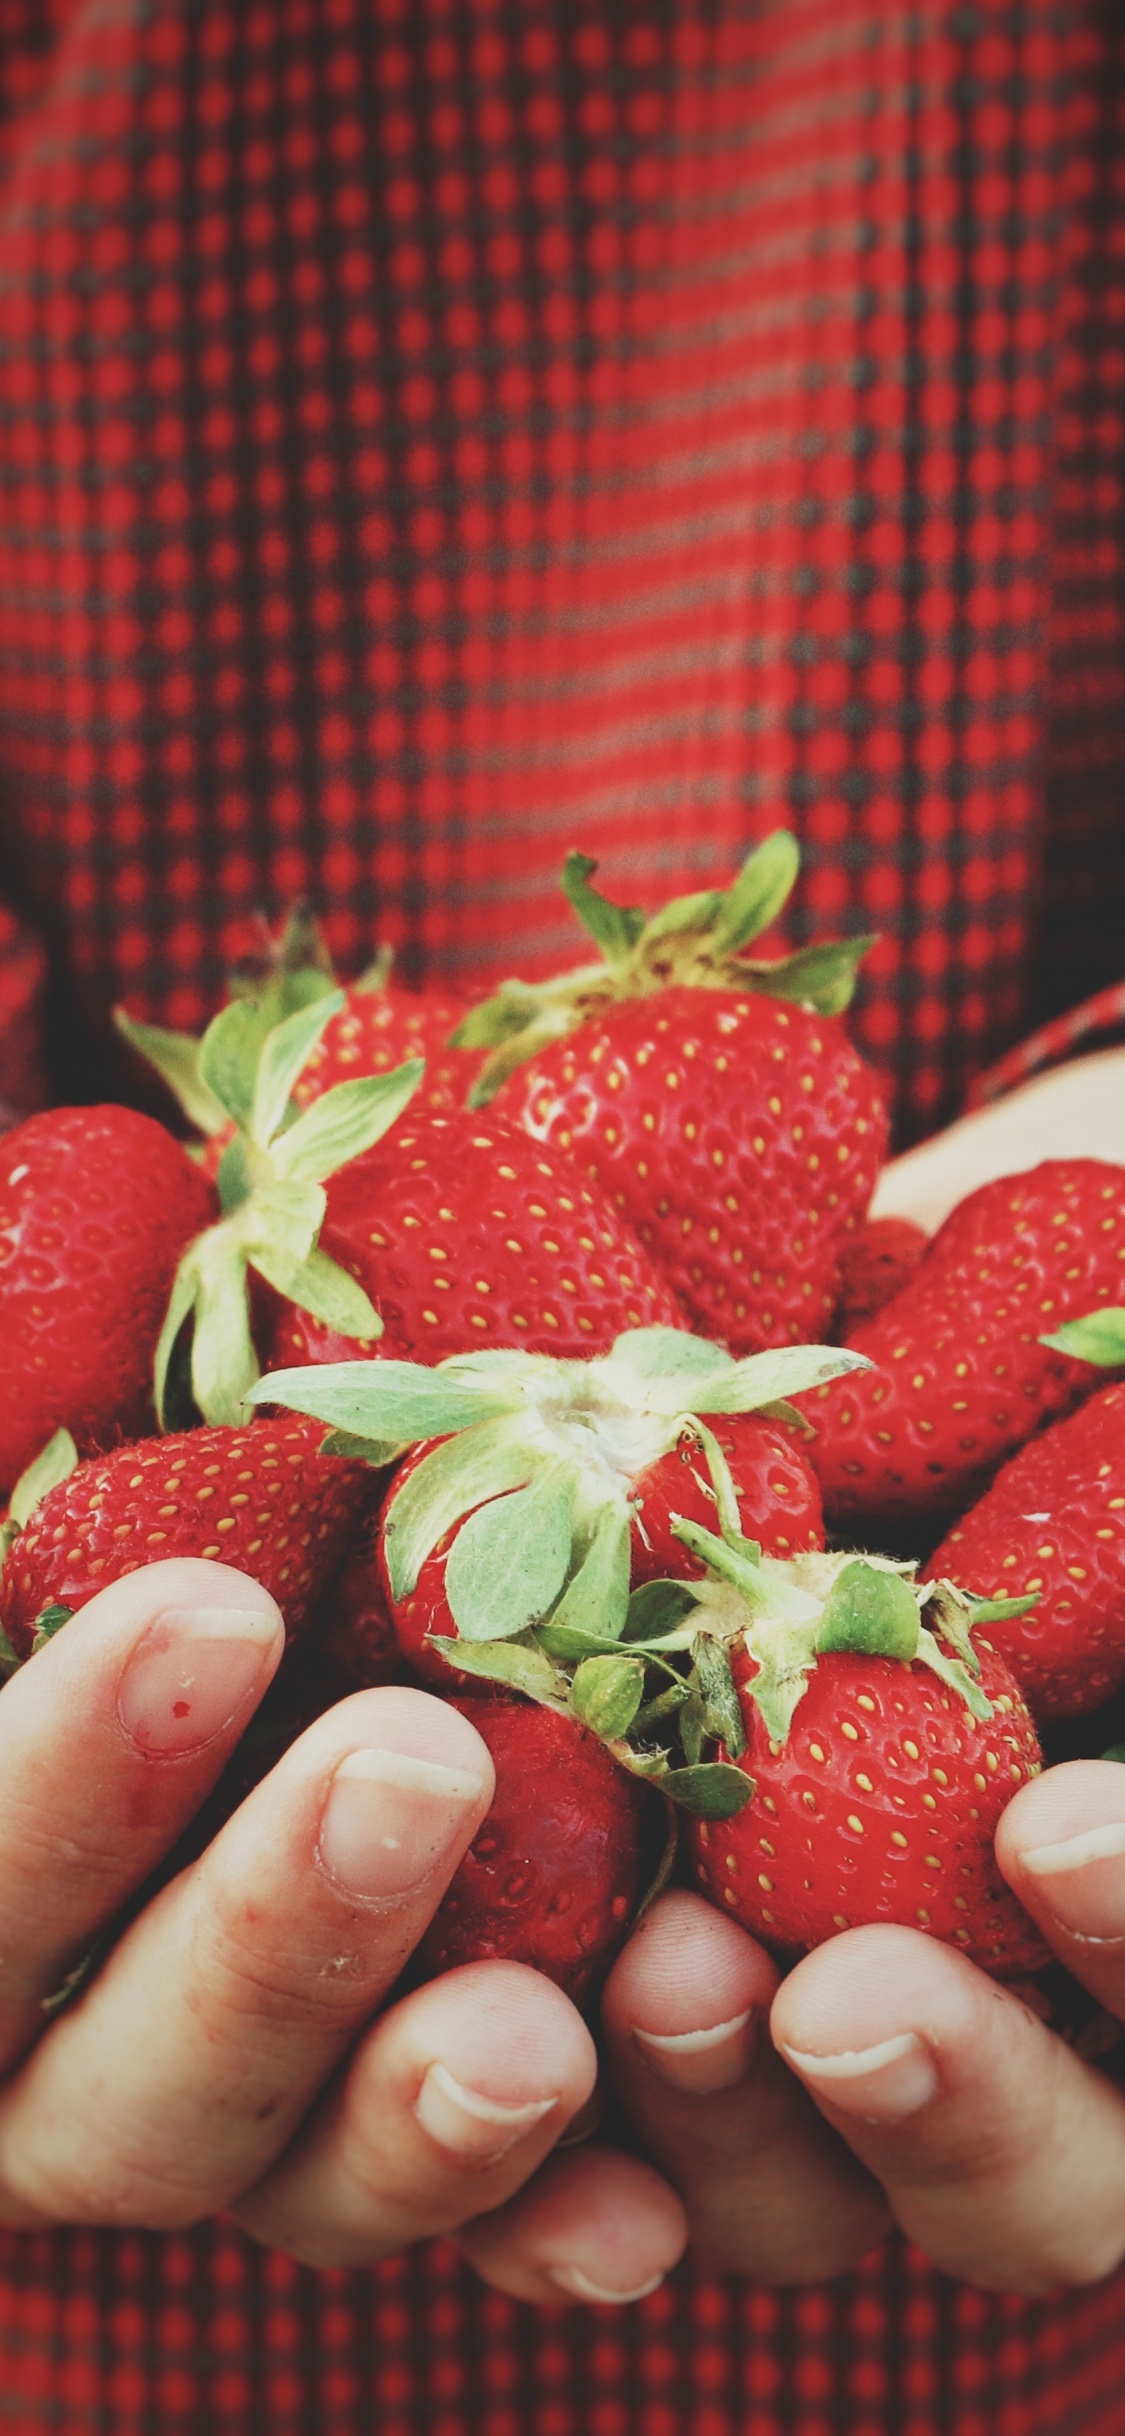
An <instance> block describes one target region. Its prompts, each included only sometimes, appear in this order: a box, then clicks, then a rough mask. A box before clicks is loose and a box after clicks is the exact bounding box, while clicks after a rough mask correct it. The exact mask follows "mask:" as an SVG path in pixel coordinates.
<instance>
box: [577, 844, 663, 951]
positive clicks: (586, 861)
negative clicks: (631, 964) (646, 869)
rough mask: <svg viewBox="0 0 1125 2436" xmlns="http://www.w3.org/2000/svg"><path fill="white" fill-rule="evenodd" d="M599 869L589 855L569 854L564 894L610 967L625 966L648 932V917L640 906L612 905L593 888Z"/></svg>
mask: <svg viewBox="0 0 1125 2436" xmlns="http://www.w3.org/2000/svg"><path fill="white" fill-rule="evenodd" d="M597 868H598V866H597V864H596V862H595V861H594V859H593V857H592V856H591V855H589V854H577V853H571V854H568V855H567V858H566V861H565V863H564V864H563V868H562V892H563V895H564V897H565V898H566V900H567V903H568V904H569V905H570V906H572V907H573V910H574V912H575V913H576V914H577V916H578V919H579V921H580V922H581V924H582V927H583V929H584V930H587V931H588V932H589V934H590V937H591V939H593V940H594V941H595V943H596V944H597V946H598V947H600V949H601V951H602V954H603V956H604V957H605V960H606V963H607V964H624V963H625V961H626V959H627V958H628V956H629V955H630V953H631V951H632V949H633V948H634V947H635V946H636V944H637V941H638V939H639V938H640V935H641V932H642V931H643V929H644V926H645V918H644V914H643V913H642V911H641V909H640V907H639V905H614V904H611V902H610V899H609V898H608V897H603V896H602V895H601V894H600V892H599V890H598V889H596V888H591V886H590V880H591V877H592V875H593V873H594V872H595V871H596V870H597Z"/></svg>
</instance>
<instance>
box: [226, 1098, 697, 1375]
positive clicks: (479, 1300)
mask: <svg viewBox="0 0 1125 2436" xmlns="http://www.w3.org/2000/svg"><path fill="white" fill-rule="evenodd" d="M319 1241H320V1248H321V1250H322V1251H323V1252H326V1253H327V1254H328V1255H329V1256H330V1258H331V1259H332V1260H334V1261H335V1262H336V1263H337V1264H338V1266H339V1267H340V1268H341V1269H343V1270H345V1271H346V1272H347V1273H348V1274H349V1275H350V1276H351V1277H353V1278H354V1279H355V1280H356V1281H357V1283H358V1284H359V1285H360V1287H361V1288H362V1289H363V1292H364V1294H365V1295H366V1296H367V1297H369V1299H370V1301H371V1303H372V1304H373V1305H374V1307H375V1309H376V1310H377V1311H378V1313H379V1316H380V1318H381V1320H382V1323H383V1334H382V1337H381V1339H380V1341H379V1344H378V1348H377V1350H378V1352H379V1354H380V1355H381V1356H390V1355H394V1356H410V1355H416V1356H418V1357H419V1358H420V1359H422V1360H425V1361H431V1362H437V1361H441V1360H443V1359H444V1358H445V1356H446V1355H449V1354H457V1353H467V1352H469V1351H471V1350H475V1349H476V1348H477V1347H483V1346H523V1347H526V1348H527V1349H528V1350H529V1351H532V1352H548V1351H550V1352H551V1353H559V1354H582V1353H586V1352H598V1351H600V1350H603V1349H607V1348H608V1347H609V1346H610V1345H611V1344H612V1342H613V1339H614V1337H615V1336H617V1335H619V1333H620V1331H621V1330H622V1329H623V1328H629V1327H642V1326H644V1325H646V1324H648V1323H650V1322H653V1321H664V1322H666V1323H667V1324H669V1325H672V1326H674V1325H676V1324H677V1323H678V1322H679V1321H680V1320H681V1316H682V1315H681V1313H680V1311H679V1308H678V1305H677V1303H676V1299H675V1296H674V1295H673V1293H672V1290H671V1288H670V1287H669V1285H668V1284H667V1282H666V1280H665V1278H664V1277H663V1275H662V1274H661V1272H660V1270H659V1269H658V1268H657V1266H656V1265H655V1263H654V1262H653V1261H652V1259H651V1258H650V1256H649V1255H648V1254H647V1253H646V1252H644V1251H642V1249H641V1246H640V1244H639V1243H638V1242H637V1240H636V1237H635V1236H634V1235H633V1234H632V1232H631V1230H630V1228H629V1227H628V1226H627V1225H625V1224H624V1222H623V1221H622V1220H621V1219H620V1218H619V1217H618V1216H617V1213H616V1211H615V1210H614V1209H613V1208H612V1206H611V1205H610V1204H609V1203H608V1202H607V1201H606V1199H605V1197H604V1196H603V1195H602V1194H601V1193H599V1192H598V1191H597V1190H596V1188H594V1187H592V1186H587V1185H586V1184H584V1183H583V1182H582V1181H581V1179H580V1178H579V1177H577V1176H576V1175H575V1173H574V1171H573V1169H572V1168H571V1166H570V1165H569V1162H568V1161H567V1160H565V1159H563V1158H560V1157H559V1156H558V1155H557V1154H552V1153H550V1152H544V1151H542V1150H540V1149H539V1148H538V1147H537V1146H536V1145H534V1144H532V1143H530V1142H529V1141H528V1139H527V1136H526V1134H524V1133H521V1132H520V1131H519V1129H518V1128H517V1127H516V1126H514V1125H511V1124H509V1123H508V1122H507V1121H506V1120H505V1119H504V1118H503V1117H500V1116H493V1115H491V1114H489V1115H488V1116H474V1115H469V1114H466V1113H462V1114H460V1115H457V1116H425V1115H423V1116H421V1117H415V1115H414V1113H413V1110H411V1111H410V1113H409V1115H408V1116H406V1117H404V1118H403V1120H402V1121H401V1123H399V1124H397V1125H396V1126H395V1127H394V1130H393V1131H392V1132H391V1133H389V1134H388V1135H387V1137H386V1138H385V1140H383V1141H381V1142H379V1143H377V1144H376V1145H375V1147H374V1148H373V1149H371V1150H369V1151H366V1152H365V1153H364V1154H363V1156H362V1157H359V1158H354V1159H351V1160H350V1161H349V1162H348V1164H347V1165H346V1166H345V1167H343V1168H341V1170H340V1172H339V1173H338V1174H337V1175H335V1176H333V1177H332V1179H331V1181H330V1182H329V1184H328V1207H327V1213H326V1216H325V1219H324V1222H323V1225H322V1227H321V1230H320V1238H319ZM361 1350H362V1348H361V1347H360V1346H359V1345H357V1344H356V1343H355V1342H354V1341H352V1340H350V1339H347V1338H345V1337H344V1336H342V1335H341V1334H340V1333H339V1332H338V1331H335V1330H333V1329H331V1328H328V1327H325V1326H324V1325H322V1324H319V1323H318V1322H317V1321H316V1320H315V1319H312V1318H311V1317H310V1316H309V1315H307V1314H306V1313H305V1312H303V1311H300V1310H297V1309H294V1308H290V1309H277V1308H276V1307H275V1312H274V1319H273V1325H272V1329H271V1331H270V1334H269V1338H268V1343H266V1344H264V1345H263V1357H264V1358H263V1368H265V1369H270V1370H272V1369H276V1368H279V1367H281V1366H283V1365H287V1364H290V1363H301V1364H304V1363H311V1362H317V1363H319V1362H339V1361H343V1360H347V1359H350V1360H353V1361H354V1360H355V1358H356V1356H357V1354H359V1353H360V1352H361ZM370 1350H371V1352H372V1353H374V1352H375V1351H376V1347H375V1345H374V1344H372V1346H371V1349H370Z"/></svg>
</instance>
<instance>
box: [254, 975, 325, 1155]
mask: <svg viewBox="0 0 1125 2436" xmlns="http://www.w3.org/2000/svg"><path fill="white" fill-rule="evenodd" d="M343 1004H344V993H343V991H342V990H330V991H328V992H327V993H325V994H323V995H318V996H317V997H315V998H314V999H313V1000H312V1001H311V1003H310V1004H309V1005H308V1006H302V1007H297V1008H296V1010H295V1011H294V1013H293V1014H292V1015H287V1016H286V1017H285V1018H284V1021H283V1022H281V1023H278V1024H275V1025H274V1028H273V1030H272V1031H271V1032H268V1033H267V1034H266V1038H265V1040H264V1041H263V1043H262V1049H261V1054H260V1056H259V1059H258V1070H257V1074H256V1076H255V1078H254V1101H253V1107H252V1110H251V1115H250V1125H249V1132H250V1138H251V1141H253V1142H257V1144H258V1145H259V1148H260V1149H262V1150H265V1149H266V1148H267V1147H268V1145H269V1144H270V1143H271V1142H272V1140H273V1137H274V1135H275V1133H277V1132H278V1131H279V1129H280V1126H281V1123H282V1120H283V1118H284V1116H285V1113H286V1110H287V1109H288V1106H289V1100H290V1095H291V1093H292V1089H293V1085H294V1083H295V1082H296V1080H297V1077H298V1075H299V1074H300V1072H301V1069H302V1067H303V1066H304V1065H306V1064H307V1062H308V1058H309V1055H310V1053H311V1051H312V1050H313V1049H314V1048H315V1046H316V1043H317V1041H318V1040H319V1039H320V1036H321V1033H322V1032H323V1031H324V1029H325V1026H326V1025H327V1024H328V1022H329V1021H330V1019H331V1017H332V1016H333V1015H338V1014H339V1012H340V1009H341V1007H342V1006H343ZM318 1181H319V1179H318Z"/></svg>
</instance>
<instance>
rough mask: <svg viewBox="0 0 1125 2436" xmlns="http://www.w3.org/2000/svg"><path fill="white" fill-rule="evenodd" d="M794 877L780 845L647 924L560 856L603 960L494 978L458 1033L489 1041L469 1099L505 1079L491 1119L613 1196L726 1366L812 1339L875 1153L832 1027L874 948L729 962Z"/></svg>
mask: <svg viewBox="0 0 1125 2436" xmlns="http://www.w3.org/2000/svg"><path fill="white" fill-rule="evenodd" d="M796 868H797V849H796V846H795V843H794V841H793V840H792V839H791V838H790V837H788V836H787V835H786V833H785V832H784V831H781V832H778V834H777V835H776V836H775V837H773V838H771V839H769V840H767V842H766V844H765V845H764V846H762V847H761V848H760V849H759V850H758V852H757V853H756V854H755V855H752V856H751V858H750V860H749V862H748V863H747V864H746V866H745V867H744V869H743V871H742V872H741V873H740V875H739V877H738V879H737V880H736V881H735V882H734V885H733V887H731V888H730V889H729V890H727V891H726V892H725V893H724V892H721V891H718V890H709V891H705V892H704V893H703V894H702V895H700V896H695V897H690V898H684V899H682V900H680V902H679V903H678V904H675V905H671V906H667V907H666V908H665V909H664V911H663V913H661V914H657V915H656V916H655V917H654V919H653V920H652V921H650V922H648V923H645V921H644V919H643V917H642V916H641V915H640V914H639V913H638V912H636V911H635V910H634V909H632V908H628V907H620V906H615V905H610V904H609V903H608V902H607V900H606V899H605V898H603V897H600V896H598V895H597V894H596V892H595V891H594V890H593V889H592V888H591V887H590V886H589V874H590V873H591V872H592V871H593V870H594V869H595V865H594V864H593V863H591V862H590V861H589V860H588V858H587V857H586V856H583V855H571V856H570V857H569V859H568V862H567V865H566V869H565V872H564V875H563V886H564V888H565V890H566V893H567V895H568V897H569V899H570V902H571V904H572V905H573V906H574V908H575V910H576V912H577V913H578V914H579V916H580V918H581V919H582V920H584V921H585V923H586V925H587V927H588V929H589V930H590V931H591V932H592V933H593V936H594V938H595V939H596V940H597V942H598V944H599V946H600V947H601V948H602V949H603V952H604V955H605V959H606V961H605V962H604V963H603V964H601V965H595V966H586V967H583V968H582V969H581V970H579V971H578V972H575V973H571V974H567V975H564V976H563V977H562V978H561V979H559V980H555V981H549V982H545V983H543V984H542V985H540V986H539V987H538V988H533V987H529V986H527V985H525V984H521V983H518V982H509V983H505V985H504V987H503V988H502V989H501V990H500V991H499V992H498V994H497V995H496V996H495V997H494V998H493V999H491V1000H489V1001H488V1003H487V1004H486V1005H485V1006H483V1007H480V1008H478V1009H476V1011H475V1012H474V1014H473V1015H472V1016H470V1018H469V1020H468V1022H467V1023H465V1024H463V1025H462V1027H461V1031H460V1033H459V1034H458V1036H457V1037H458V1039H459V1040H460V1041H461V1042H463V1043H464V1044H465V1045H467V1046H472V1047H474V1048H475V1047H481V1046H487V1045H489V1044H496V1045H495V1050H494V1055H493V1056H492V1057H491V1058H490V1060H489V1062H488V1064H487V1065H486V1066H485V1068H484V1070H483V1072H482V1075H481V1079H480V1082H479V1083H478V1084H477V1085H476V1086H475V1089H474V1094H473V1097H474V1101H476V1102H477V1103H478V1104H479V1103H480V1102H481V1101H482V1100H483V1099H484V1098H486V1097H488V1096H490V1095H491V1093H492V1092H494V1091H495V1090H496V1089H498V1088H499V1086H500V1085H501V1084H503V1085H504V1089H503V1097H502V1102H501V1104H502V1106H503V1107H504V1109H505V1111H506V1112H507V1113H509V1114H510V1115H512V1116H513V1117H515V1118H516V1120H517V1121H518V1122H519V1123H520V1124H521V1125H522V1126H524V1128H525V1129H526V1130H527V1132H529V1133H530V1134H531V1135H532V1136H533V1137H534V1139H535V1140H537V1141H539V1142H543V1143H545V1144H549V1145H551V1146H553V1147H557V1148H558V1149H560V1150H562V1151H564V1152H565V1153H566V1154H567V1156H568V1157H569V1158H570V1159H571V1160H573V1162H574V1164H575V1165H576V1167H577V1168H578V1169H579V1172H580V1173H581V1174H583V1175H584V1176H586V1177H588V1178H589V1179H590V1180H591V1181H592V1182H594V1183H596V1184H597V1185H599V1186H600V1187H601V1188H602V1189H603V1190H604V1191H605V1192H606V1193H608V1194H609V1195H610V1196H611V1197H612V1199H613V1202H614V1205H615V1207H616V1208H617V1209H618V1210H620V1211H621V1213H622V1215H623V1216H624V1217H626V1218H627V1219H628V1220H629V1221H630V1223H631V1224H632V1225H633V1226H634V1227H635V1228H636V1231H637V1233H638V1235H639V1236H640V1239H641V1241H642V1243H643V1244H645V1246H646V1247H647V1248H648V1250H649V1251H650V1252H651V1253H652V1254H653V1255H654V1257H655V1258H656V1259H658V1260H659V1261H660V1263H661V1266H662V1267H663V1269H664V1270H665V1272H666V1274H667V1276H668V1277H669V1278H670V1280H671V1282H672V1285H673V1286H674V1288H675V1291H676V1293H677V1295H678V1296H679V1299H680V1301H681V1302H682V1304H683V1306H684V1309H685V1311H686V1312H687V1313H688V1315H689V1317H690V1319H691V1322H692V1324H693V1325H694V1326H696V1327H698V1328H699V1329H700V1331H701V1332H702V1333H704V1334H706V1335H709V1336H718V1337H722V1338H723V1339H724V1340H725V1341H726V1342H727V1343H728V1344H729V1345H730V1346H731V1347H732V1349H733V1350H734V1351H735V1352H739V1353H743V1352H750V1351H752V1350H754V1349H755V1348H757V1347H761V1346H765V1345H779V1344H788V1343H790V1342H795V1341H799V1340H802V1339H804V1340H807V1339H809V1338H810V1337H814V1336H816V1335H818V1334H823V1333H824V1329H825V1324H826V1322H827V1321H828V1320H829V1319H830V1317H831V1315H832V1312H833V1310H834V1308H835V1304H836V1300H837V1295H838V1290H839V1263H840V1255H841V1250H842V1247H843V1244H844V1242H845V1241H846V1238H847V1236H848V1234H849V1232H850V1230H851V1229H852V1228H854V1227H855V1226H856V1224H857V1223H858V1222H859V1220H860V1219H861V1218H862V1217H863V1214H864V1212H865V1210H866V1208H867V1204H868V1201H869V1199H870V1196H871V1191H872V1188H873V1185H874V1183H875V1179H876V1176H877V1174H878V1171H879V1166H880V1163H881V1160H882V1157H883V1152H884V1148H885V1143H886V1118H885V1114H884V1110H883V1105H882V1101H881V1098H880V1094H879V1091H878V1088H877V1085H876V1082H875V1078H874V1076H873V1075H872V1074H871V1073H870V1072H869V1070H868V1069H867V1067H865V1066H864V1065H863V1063H862V1061H861V1060H860V1058H859V1057H858V1056H857V1055H856V1052H855V1050H854V1049H853V1048H852V1047H851V1045H850V1043H849V1041H848V1040H847V1038H846V1035H845V1033H844V1031H843V1029H842V1026H841V1024H840V1023H839V1021H838V1015H839V1012H840V1010H841V1009H842V1008H843V1007H844V1006H846V1004H847V1002H848V999H849V997H850V995H851V990H852V987H853V986H854V980H855V969H856V965H857V962H858V959H859V956H860V955H861V954H862V952H863V948H864V947H865V946H866V945H868V944H869V942H867V941H851V942H843V943H839V944H837V945H833V946H830V947H824V948H818V949H810V950H806V951H804V952H802V953H800V954H798V955H796V956H794V957H791V958H788V959H786V960H785V961H783V962H781V963H778V964H773V965H756V964H752V963H750V962H748V961H747V959H746V958H745V956H744V955H743V954H742V953H741V950H742V949H743V948H744V947H745V946H746V945H747V943H748V942H749V941H750V940H752V939H753V938H755V937H756V936H758V934H759V933H760V932H761V931H762V930H763V929H764V928H765V927H766V926H767V925H768V924H769V923H770V922H772V921H773V920H774V918H775V917H776V915H777V914H778V913H779V912H780V910H781V907H782V905H783V904H784V902H785V898H786V897H787V895H788V893H789V889H790V888H791V886H792V883H793V880H794V878H795V876H796ZM517 1069H518V1071H517ZM507 1077H511V1079H510V1080H506V1079H505V1078H507Z"/></svg>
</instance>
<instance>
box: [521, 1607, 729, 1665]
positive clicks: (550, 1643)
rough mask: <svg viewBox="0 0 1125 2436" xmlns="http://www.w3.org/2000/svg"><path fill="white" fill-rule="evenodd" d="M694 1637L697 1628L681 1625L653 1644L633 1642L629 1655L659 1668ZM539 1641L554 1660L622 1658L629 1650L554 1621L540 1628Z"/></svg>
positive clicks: (689, 1644)
mask: <svg viewBox="0 0 1125 2436" xmlns="http://www.w3.org/2000/svg"><path fill="white" fill-rule="evenodd" d="M694 1637H695V1626H694V1624H680V1625H677V1626H676V1628H675V1630H674V1631H672V1632H668V1633H664V1634H662V1635H661V1636H660V1637H659V1638H654V1639H653V1640H651V1641H636V1640H632V1641H630V1642H629V1643H628V1644H627V1654H628V1655H629V1656H630V1657H632V1656H634V1655H635V1656H638V1657H644V1658H651V1659H652V1660H653V1662H654V1664H656V1665H658V1666H659V1665H662V1664H663V1661H664V1659H665V1658H666V1657H667V1656H668V1655H669V1654H671V1653H675V1652H677V1651H679V1650H684V1649H690V1648H691V1645H692V1641H693V1639H694ZM536 1639H537V1641H538V1642H539V1644H540V1647H541V1648H542V1649H545V1650H549V1652H550V1654H551V1656H552V1658H564V1659H565V1658H599V1657H615V1658H619V1657H620V1656H621V1655H622V1653H623V1650H626V1644H624V1643H623V1642H621V1641H611V1640H610V1638H609V1636H608V1634H606V1633H598V1632H582V1631H580V1630H579V1629H578V1628H577V1627H576V1626H574V1625H572V1624H556V1623H555V1622H554V1619H553V1618H552V1619H551V1620H550V1621H549V1622H548V1623H546V1624H541V1625H540V1626H539V1628H538V1631H537V1633H536Z"/></svg>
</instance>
